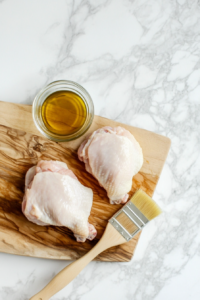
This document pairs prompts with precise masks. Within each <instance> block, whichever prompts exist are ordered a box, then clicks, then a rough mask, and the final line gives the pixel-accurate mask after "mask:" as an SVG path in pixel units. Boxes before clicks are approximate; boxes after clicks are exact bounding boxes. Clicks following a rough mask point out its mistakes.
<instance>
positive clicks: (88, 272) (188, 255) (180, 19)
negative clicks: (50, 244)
mask: <svg viewBox="0 0 200 300" xmlns="http://www.w3.org/2000/svg"><path fill="white" fill-rule="evenodd" d="M58 79H70V80H74V81H77V82H79V83H80V84H82V85H83V86H84V87H85V88H86V89H87V90H88V91H89V93H90V94H91V96H92V98H93V100H94V104H95V110H96V114H99V115H102V116H106V117H109V118H112V119H115V120H117V121H120V122H124V123H127V124H131V125H134V126H138V127H142V128H146V129H149V130H152V131H154V132H157V133H160V134H163V135H166V136H168V137H169V138H171V140H172V147H171V151H170V153H169V156H168V158H167V162H166V164H165V167H164V170H163V172H162V176H161V178H160V181H159V184H158V186H157V189H156V192H155V197H154V198H155V200H156V201H157V202H158V203H159V205H160V206H161V207H162V208H163V210H164V213H163V215H162V216H161V217H160V218H159V219H156V220H154V221H152V222H151V223H150V224H149V226H148V227H147V228H145V229H144V231H143V233H142V236H141V239H140V241H139V244H138V246H137V249H136V252H135V256H134V258H133V259H132V261H131V262H130V263H102V262H92V263H91V264H90V265H89V266H88V267H87V268H86V269H85V270H84V271H83V272H82V273H81V274H80V275H79V276H78V277H77V278H76V279H75V280H74V281H73V282H72V283H71V284H69V286H67V287H66V288H65V289H63V290H62V291H61V292H59V293H58V294H57V295H55V296H54V297H53V298H52V299H53V300H64V299H69V300H79V299H81V300H93V299H96V300H101V299H105V300H107V299H109V300H110V299H112V300H152V299H153V300H169V299H170V300H173V299H176V300H179V299H181V300H188V299H190V300H199V299H200V296H199V295H200V230H199V226H200V199H199V195H200V185H199V183H200V154H199V153H200V138H199V133H200V1H196V0H176V1H175V0H171V1H166V0H135V1H128V0H113V1H110V0H107V1H106V0H96V1H95V0H85V1H84V0H83V1H81V0H74V1H64V0H34V1H27V0H0V99H1V100H4V101H10V102H16V103H26V104H31V103H32V100H33V98H34V96H35V95H36V93H37V92H38V91H39V90H40V89H41V88H42V87H43V86H44V85H46V84H48V83H49V82H51V81H53V80H58ZM65 265H67V262H64V261H49V260H42V259H34V258H27V257H17V256H12V255H7V254H2V253H0V300H26V299H29V297H30V296H31V295H33V294H34V293H35V292H37V291H38V290H39V289H41V288H42V287H43V286H44V285H45V284H46V283H47V282H48V281H49V280H50V279H51V278H52V277H53V275H54V274H56V272H58V271H59V270H61V269H62V268H63V267H64V266H65Z"/></svg>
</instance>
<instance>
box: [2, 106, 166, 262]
mask: <svg viewBox="0 0 200 300" xmlns="http://www.w3.org/2000/svg"><path fill="white" fill-rule="evenodd" d="M31 109H32V108H31V106H27V105H20V104H12V103H5V102H0V251H1V252H6V253H12V254H18V255H27V256H34V257H42V258H51V259H66V260H72V259H77V258H79V257H80V256H82V255H84V254H85V253H86V252H87V251H89V250H90V249H91V248H92V247H93V246H94V245H95V244H96V243H97V242H98V240H99V239H100V238H101V236H102V234H103V232H104V229H105V227H106V224H107V221H108V219H109V218H110V217H111V216H112V215H113V214H114V213H115V212H116V211H118V210H119V209H120V207H121V205H111V204H109V201H108V198H107V195H106V192H105V190H104V189H103V188H101V187H100V186H99V184H98V182H97V181H96V179H94V178H93V177H92V176H91V175H90V174H89V173H87V172H86V171H85V168H84V164H83V163H81V162H80V161H79V160H78V158H77V153H76V150H77V148H78V146H79V145H80V143H81V142H82V141H83V140H84V139H85V137H86V136H87V135H89V134H90V133H91V132H93V131H94V130H96V129H98V128H100V127H103V126H106V125H109V126H117V125H120V126H123V127H124V128H126V129H128V130H129V131H130V132H131V133H132V134H133V135H134V136H135V138H136V139H137V140H138V142H139V143H140V145H141V147H142V149H143V154H144V164H143V167H142V169H141V170H140V172H139V173H138V174H137V175H136V176H134V178H133V185H132V190H131V192H130V195H132V194H133V193H134V192H135V190H137V189H138V188H141V189H143V190H144V191H145V192H146V193H147V194H148V195H150V196H152V195H153V192H154V190H155V187H156V184H157V182H158V179H159V177H160V173H161V170H162V168H163V165H164V163H165V160H166V157H167V153H168V151H169V148H170V140H169V139H168V138H166V137H164V136H161V135H158V134H155V133H153V132H150V131H147V130H143V129H139V128H135V127H132V126H128V125H125V124H121V123H117V122H115V121H112V120H108V119H105V118H102V117H99V116H95V118H94V121H93V124H92V126H91V127H90V129H89V130H88V132H87V133H86V134H85V135H84V136H82V137H81V138H79V139H77V140H75V141H71V142H68V143H55V142H52V141H50V140H48V139H46V138H44V137H43V136H42V135H41V134H40V132H39V131H38V130H37V129H36V127H35V125H34V123H33V121H32V114H31ZM113 150H114V149H113ZM41 159H47V160H50V159H52V160H60V161H63V162H66V163H67V165H68V166H69V168H70V169H72V171H73V172H74V173H75V175H76V176H77V177H78V179H79V180H80V182H81V183H82V184H84V185H86V186H88V187H90V188H92V190H93V192H94V202H93V206H92V211H91V215H90V218H89V222H90V223H92V224H93V225H95V227H96V229H97V231H98V235H97V237H96V238H95V240H93V241H87V242H85V243H77V242H76V241H75V239H74V236H73V233H72V232H71V231H70V230H68V229H67V228H64V227H53V226H38V225H35V224H33V223H31V222H29V221H28V220H27V219H26V218H25V217H24V215H23V214H22V212H21V202H22V197H23V192H24V177H25V173H26V171H27V170H28V169H29V168H30V167H31V166H33V165H35V164H36V163H37V162H38V160H41ZM138 239H139V234H138V235H137V236H135V237H134V238H133V239H132V240H131V241H130V242H128V243H125V244H123V245H120V246H117V247H113V248H110V249H108V250H106V251H104V252H103V253H102V254H100V255H99V256H98V257H97V258H96V259H97V260H102V261H129V260H130V259H131V257H132V256H133V253H134V250H135V247H136V245H137V242H138Z"/></svg>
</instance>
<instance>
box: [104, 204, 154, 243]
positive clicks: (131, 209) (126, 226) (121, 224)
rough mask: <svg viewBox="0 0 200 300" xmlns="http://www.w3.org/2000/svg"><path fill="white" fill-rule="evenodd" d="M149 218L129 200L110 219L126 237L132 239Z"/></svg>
mask: <svg viewBox="0 0 200 300" xmlns="http://www.w3.org/2000/svg"><path fill="white" fill-rule="evenodd" d="M148 222H149V220H148V219H147V218H146V217H145V216H144V215H143V214H142V213H141V211H140V210H139V209H138V208H137V207H136V206H135V205H134V204H133V203H132V202H131V201H129V202H128V203H127V204H126V205H124V206H123V207H122V209H120V210H119V211H118V212H117V213H116V214H115V215H114V216H113V217H112V218H111V219H110V220H109V223H111V224H112V225H113V226H114V228H115V229H116V230H117V231H118V232H119V233H120V234H121V235H122V236H123V237H124V238H125V240H127V241H129V240H131V239H132V238H133V237H134V235H136V234H137V233H138V232H139V231H140V230H141V229H143V227H144V226H145V225H146V224H147V223H148Z"/></svg>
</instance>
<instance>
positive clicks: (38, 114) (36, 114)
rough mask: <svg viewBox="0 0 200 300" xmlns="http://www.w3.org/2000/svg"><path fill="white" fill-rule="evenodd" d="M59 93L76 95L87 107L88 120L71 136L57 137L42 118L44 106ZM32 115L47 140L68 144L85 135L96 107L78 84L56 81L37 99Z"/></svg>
mask: <svg viewBox="0 0 200 300" xmlns="http://www.w3.org/2000/svg"><path fill="white" fill-rule="evenodd" d="M58 91H71V92H74V93H76V94H77V95H79V96H80V97H81V99H82V100H83V101H84V103H85V106H86V120H85V122H84V124H83V125H82V127H81V128H80V129H79V130H78V131H76V132H74V133H73V134H69V135H64V136H63V135H57V134H55V133H52V132H50V131H49V130H48V129H47V127H46V126H45V124H44V122H43V118H42V105H43V103H44V101H45V100H46V99H47V97H48V96H49V95H51V94H53V93H55V92H58ZM32 115H33V120H34V123H35V125H36V127H37V129H38V130H39V131H40V132H41V133H42V134H43V135H44V136H45V137H47V138H49V139H51V140H53V141H55V142H67V141H71V140H74V139H77V138H78V137H80V136H81V135H83V134H84V133H85V132H86V131H87V130H88V128H89V127H90V125H91V124H92V121H93V118H94V105H93V101H92V98H91V97H90V95H89V94H88V92H87V91H86V90H85V89H84V88H83V87H82V86H81V85H80V84H78V83H76V82H73V81H69V80H59V81H54V82H52V83H50V84H49V85H47V86H46V87H44V88H43V89H42V90H41V91H40V92H39V93H38V94H37V96H36V97H35V99H34V101H33V106H32Z"/></svg>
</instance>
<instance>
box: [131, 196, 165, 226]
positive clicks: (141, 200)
mask: <svg viewBox="0 0 200 300" xmlns="http://www.w3.org/2000/svg"><path fill="white" fill-rule="evenodd" d="M130 201H131V202H132V203H133V204H134V205H135V206H136V207H137V208H138V209H139V210H140V211H141V213H142V214H143V215H144V216H145V217H146V218H147V219H148V220H152V219H154V218H155V217H157V216H158V215H160V214H161V213H162V210H161V209H160V207H159V206H158V205H157V204H156V202H155V201H154V200H153V199H151V197H149V196H148V195H147V194H146V193H145V192H143V191H142V190H138V191H137V192H136V193H135V194H134V195H133V197H132V198H131V199H130Z"/></svg>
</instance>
